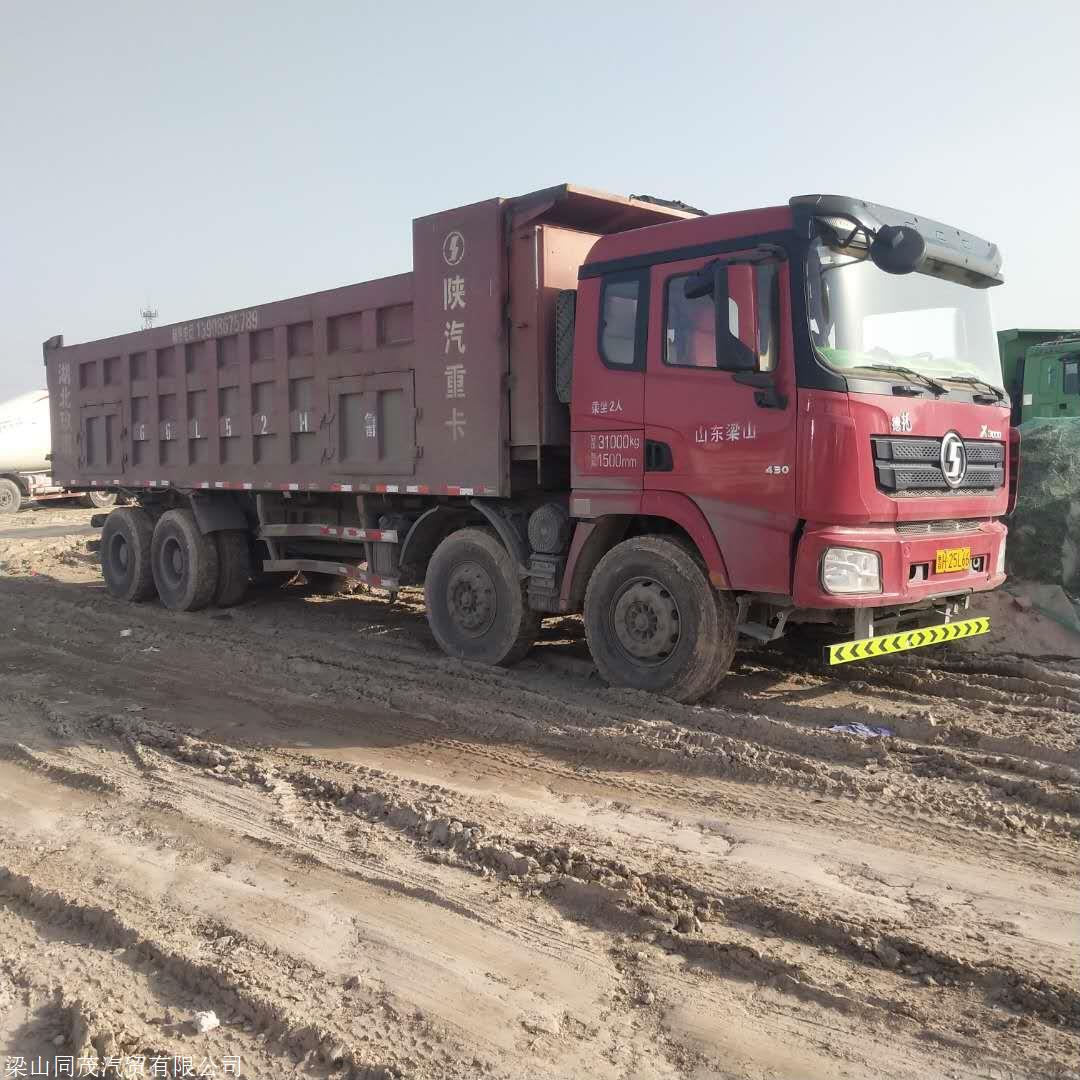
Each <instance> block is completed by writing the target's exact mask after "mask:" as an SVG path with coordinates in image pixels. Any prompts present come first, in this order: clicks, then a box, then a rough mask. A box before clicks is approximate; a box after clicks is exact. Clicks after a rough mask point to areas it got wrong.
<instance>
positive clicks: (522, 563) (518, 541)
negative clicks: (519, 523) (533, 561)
mask: <svg viewBox="0 0 1080 1080" xmlns="http://www.w3.org/2000/svg"><path fill="white" fill-rule="evenodd" d="M469 505H470V506H472V507H473V508H474V509H476V510H479V511H480V513H481V514H483V515H484V517H485V518H487V520H488V522H490V524H491V527H492V528H493V529H494V530H495V532H496V533H498V536H499V539H500V540H501V541H502V543H503V547H504V548H506V550H507V551H508V552H509V553H510V558H511V559H513V560H514V569H515V570H516V571H517V574H518V577H525V576H527V573H528V566H529V548H528V546H527V545H526V543H525V541H524V540H523V539H522V537H521V534H520V533H519V532H518V531H517V529H515V528H514V526H513V525H512V524H511V523H510V519H509V517H508V516H507V515H506V514H503V513H500V511H499V508H498V506H493V505H492V504H491V503H490V502H485V501H484V500H483V499H470V500H469Z"/></svg>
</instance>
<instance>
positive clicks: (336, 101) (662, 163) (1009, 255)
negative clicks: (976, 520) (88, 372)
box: [0, 0, 1080, 399]
mask: <svg viewBox="0 0 1080 1080" xmlns="http://www.w3.org/2000/svg"><path fill="white" fill-rule="evenodd" d="M0 16H2V19H3V22H2V26H3V31H2V36H0V225H2V233H0V241H2V245H3V248H2V259H0V315H2V319H0V334H2V336H0V365H2V367H0V399H2V398H4V397H7V396H9V395H10V394H12V393H15V392H18V391H20V390H23V389H29V388H32V387H34V386H36V385H38V384H40V383H41V382H42V378H41V342H42V341H43V340H44V339H45V338H47V337H49V336H51V335H52V334H55V333H61V332H62V333H63V334H64V335H65V337H66V339H67V341H68V342H69V343H70V342H75V341H85V340H89V339H92V338H96V337H103V336H106V335H109V334H112V333H117V332H121V331H125V330H129V329H135V328H137V327H138V326H139V325H140V319H139V310H140V308H141V307H142V306H143V305H144V304H145V303H146V302H148V301H149V302H151V303H152V304H153V305H154V306H156V307H157V308H158V309H159V310H160V321H161V322H162V323H167V322H173V321H176V320H179V319H184V318H188V317H193V316H198V315H206V314H211V313H213V312H218V311H226V310H230V309H232V308H238V307H244V306H247V305H249V304H254V303H259V302H262V301H266V300H272V299H277V298H280V297H284V296H290V295H295V294H297V293H303V292H310V291H313V290H315V289H320V288H327V287H331V286H335V285H340V284H346V283H348V282H352V281H360V280H363V279H365V278H368V277H376V276H381V275H383V274H390V273H396V272H398V271H401V270H406V269H409V267H410V263H411V251H410V221H411V219H412V218H413V217H415V216H417V215H419V214H423V213H428V212H431V211H435V210H441V209H446V208H449V207H452V206H456V205H459V204H461V203H465V202H471V201H474V200H478V199H482V198H486V197H489V196H492V195H497V194H500V195H516V194H521V193H523V192H525V191H530V190H533V189H535V188H539V187H544V186H547V185H550V184H553V183H557V182H560V181H563V180H569V181H572V182H574V183H578V184H583V185H586V186H590V187H596V188H602V189H605V190H609V191H615V192H620V193H623V194H629V193H631V192H633V193H639V192H648V193H651V194H658V195H664V196H668V197H674V198H681V199H684V200H686V201H687V202H689V203H692V204H694V205H697V206H701V207H704V208H706V209H709V210H712V211H720V210H735V209H742V208H746V207H752V206H764V205H769V204H773V203H777V202H784V201H786V200H787V198H788V197H789V196H791V195H793V194H801V193H807V192H817V191H827V192H840V193H844V194H853V195H858V196H861V197H864V198H869V199H872V200H874V201H876V202H883V203H888V204H891V205H893V206H899V207H902V208H904V209H907V210H911V211H915V212H920V213H924V214H927V215H929V216H931V217H935V218H938V219H940V220H943V221H946V222H949V223H951V224H954V225H957V226H960V227H961V228H965V229H968V230H970V231H972V232H975V233H978V234H979V235H981V236H985V237H987V238H989V239H992V240H994V241H996V242H997V243H998V244H999V245H1000V247H1001V248H1002V251H1003V254H1004V259H1005V265H1004V272H1005V276H1006V279H1007V283H1006V285H1004V286H1003V287H1001V288H1000V289H998V290H996V291H995V293H994V307H995V317H996V321H997V324H998V326H999V327H1008V326H1015V325H1027V326H1076V325H1077V324H1078V323H1080V289H1078V287H1077V271H1076V267H1077V252H1078V250H1080V208H1078V199H1080V138H1078V136H1077V132H1078V130H1080V76H1078V62H1080V5H1078V4H1076V3H1075V2H1068V0H1059V2H1056V3H1050V2H1044V0H1026V2H1024V3H1016V2H1015V0H1010V2H1007V3H1005V2H999V3H995V2H986V3H950V2H945V3H942V2H940V0H938V2H936V3H932V4H923V3H920V2H910V0H909V2H907V3H904V4H875V3H873V2H871V3H866V2H865V0H862V2H859V3H851V4H847V3H830V4H822V5H808V4H806V3H794V2H790V0H777V2H773V3H770V4H768V5H765V4H755V3H746V2H741V3H737V4H736V3H718V2H715V0H713V2H704V0H703V2H699V3H692V4H691V3H676V2H669V3H665V4H656V3H655V2H650V3H639V4H635V3H633V2H622V3H617V4H593V3H589V2H588V0H579V2H578V3H575V4H572V5H566V6H564V7H563V6H560V5H558V4H552V3H545V4H528V5H524V4H521V5H515V4H511V3H505V2H504V3H498V4H496V3H483V4H481V3H466V2H464V0H438V2H434V3H432V2H416V0H413V2H411V3H404V2H399V3H386V2H382V3H378V4H362V3H353V4H339V3H334V2H328V0H323V2H321V3H319V4H308V5H302V4H300V3H293V4H280V3H274V2H273V0H268V2H264V3H261V4H257V5H256V4H252V5H250V6H248V5H241V4H229V3H215V4H212V5H210V4H206V5H202V4H174V5H168V6H167V5H165V4H151V3H120V2H109V0H105V2H104V3H101V4H86V3H79V4H60V3H36V4H33V3H15V2H12V0H0Z"/></svg>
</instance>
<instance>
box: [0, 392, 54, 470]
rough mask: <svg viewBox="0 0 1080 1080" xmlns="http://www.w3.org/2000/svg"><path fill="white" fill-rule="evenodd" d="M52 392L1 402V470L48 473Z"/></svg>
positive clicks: (31, 394)
mask: <svg viewBox="0 0 1080 1080" xmlns="http://www.w3.org/2000/svg"><path fill="white" fill-rule="evenodd" d="M50 441H51V435H50V431H49V391H48V390H32V391H31V392H30V393H28V394H20V395H19V396H18V397H15V398H11V399H9V400H8V401H3V402H0V473H12V472H48V471H49V459H48V455H49V449H50Z"/></svg>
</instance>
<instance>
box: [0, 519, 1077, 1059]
mask: <svg viewBox="0 0 1080 1080" xmlns="http://www.w3.org/2000/svg"><path fill="white" fill-rule="evenodd" d="M56 513H57V514H59V513H62V512H60V511H57V512H56ZM63 513H65V514H66V517H65V518H64V520H67V521H70V522H72V523H73V524H74V525H76V526H78V525H82V524H84V523H85V520H88V518H89V512H86V513H85V514H81V513H80V512H77V511H67V512H63ZM29 524H30V523H29V522H28V525H29ZM33 524H34V525H35V526H40V525H51V524H54V522H52V520H51V519H50V520H48V521H45V520H43V519H42V518H41V517H40V516H38V517H37V519H36V520H35V521H34V522H33ZM86 539H87V538H86V537H85V536H81V535H71V536H67V537H53V536H49V537H42V536H27V537H26V538H25V539H15V540H11V539H6V540H2V541H0V678H2V680H3V692H2V694H0V1063H2V1062H3V1061H4V1055H5V1054H7V1055H23V1056H25V1057H26V1058H27V1059H28V1060H29V1059H30V1058H31V1057H32V1056H33V1055H36V1054H39V1053H40V1054H42V1055H44V1056H46V1057H53V1056H55V1055H57V1054H70V1055H79V1054H84V1055H85V1054H94V1055H97V1056H98V1057H99V1058H100V1059H104V1058H105V1057H107V1056H110V1055H113V1056H117V1055H124V1054H129V1055H132V1054H136V1055H144V1056H146V1057H147V1059H149V1058H150V1057H152V1056H155V1055H156V1056H162V1057H164V1056H169V1057H173V1056H176V1055H183V1056H187V1057H192V1058H193V1060H194V1062H195V1064H196V1065H198V1063H199V1062H200V1060H202V1059H204V1058H208V1059H210V1060H211V1062H217V1063H219V1072H218V1075H221V1072H220V1065H221V1063H223V1062H224V1061H225V1060H226V1059H230V1060H231V1061H232V1063H233V1065H234V1067H238V1069H239V1072H240V1074H241V1075H243V1076H248V1077H258V1078H267V1080H274V1078H278V1077H291V1076H320V1077H321V1076H328V1075H335V1076H337V1075H340V1076H363V1077H394V1076H409V1077H421V1078H431V1080H434V1078H442V1077H475V1076H492V1077H506V1078H510V1077H515V1078H532V1077H545V1078H549V1077H550V1078H555V1077H559V1078H561V1077H597V1078H609V1077H610V1078H635V1080H651V1078H669V1077H693V1078H705V1077H725V1078H727V1077H731V1078H736V1077H737V1078H761V1080H764V1078H790V1080H817V1078H833V1077H905V1078H906V1077H910V1078H915V1077H918V1078H920V1080H925V1078H930V1077H950V1078H951V1077H956V1078H969V1077H970V1078H974V1077H1066V1076H1074V1075H1076V1073H1075V1072H1073V1071H1072V1070H1075V1069H1076V1068H1077V1065H1078V1062H1080V979H1078V975H1080V963H1078V955H1077V951H1076V944H1077V937H1078V930H1080V918H1078V914H1077V910H1078V909H1077V895H1076V867H1077V853H1078V847H1080V747H1078V739H1077V734H1078V730H1080V725H1078V714H1080V664H1077V662H1075V661H1071V662H1070V661H1060V660H1046V659H1043V660H1035V659H1030V658H1029V659H1016V658H1009V657H1007V656H996V657H995V656H986V655H980V654H975V653H959V652H949V653H942V652H938V653H933V654H923V655H921V656H915V657H911V658H908V659H905V660H901V661H898V662H894V663H893V664H892V665H890V666H887V667H886V666H879V667H870V668H867V667H854V666H853V667H852V668H851V669H850V670H840V671H838V672H837V673H836V674H835V675H828V674H826V673H825V672H824V671H823V670H822V669H821V668H819V667H817V666H815V665H812V664H810V665H808V662H807V661H805V660H803V659H800V657H799V656H798V655H797V654H796V653H795V652H792V651H786V652H785V651H781V650H770V651H760V652H746V653H742V654H740V655H739V658H738V660H737V664H736V669H735V670H734V672H733V673H732V675H731V676H730V677H729V678H728V679H727V680H726V681H725V683H724V684H723V685H722V687H721V688H720V690H719V691H717V692H716V693H715V694H714V695H713V696H712V697H711V698H710V699H709V700H708V701H707V702H706V703H704V704H703V705H701V706H697V707H685V706H680V705H674V704H672V703H670V702H666V701H662V700H658V699H654V698H650V697H647V696H643V695H640V694H637V693H634V692H629V691H625V690H611V689H607V688H605V687H604V686H603V685H602V684H600V683H599V682H598V681H597V680H596V678H595V676H594V675H593V674H592V669H591V664H590V663H589V661H588V659H587V652H586V650H585V647H584V643H583V641H582V632H581V627H580V623H579V622H578V621H577V620H572V619H564V620H552V621H550V622H548V623H547V624H546V626H545V633H544V638H543V640H542V641H541V642H540V643H539V645H538V646H537V647H536V648H535V649H534V651H533V653H532V655H531V656H530V658H529V659H528V660H527V661H526V662H524V663H523V664H522V665H520V666H519V667H518V668H515V669H513V670H511V671H501V670H490V669H485V668H476V667H471V666H469V665H466V664H462V663H458V662H454V661H450V660H448V659H446V658H445V657H443V656H442V655H441V654H440V653H439V652H437V651H436V649H435V647H434V645H433V643H432V641H431V639H430V636H429V634H428V631H427V627H426V624H425V622H424V619H423V613H422V611H421V609H420V606H419V602H418V597H417V596H416V595H415V594H410V595H407V596H404V599H403V602H402V603H400V604H399V605H397V606H396V607H395V608H393V609H391V608H390V607H388V606H387V605H386V604H385V602H383V601H377V600H374V599H371V598H367V597H364V596H356V597H351V598H335V599H326V598H322V597H315V596H312V595H309V594H308V593H307V592H306V591H305V589H304V588H303V587H301V586H295V585H294V586H291V587H289V588H286V589H265V590H261V591H259V592H257V593H256V594H255V595H254V597H253V598H252V600H251V601H250V602H249V603H248V604H246V605H245V606H243V607H241V608H236V609H233V610H231V611H229V612H220V611H209V612H203V613H198V614H192V615H174V614H171V613H169V612H167V611H165V610H163V609H162V608H161V607H159V606H158V605H156V604H147V605H141V606H137V607H132V606H126V605H123V604H120V603H117V602H115V601H113V600H111V599H109V598H108V597H107V596H106V595H105V593H104V592H103V590H102V588H101V587H100V584H99V582H98V578H97V573H96V567H95V566H94V562H93V558H92V557H91V556H90V555H88V554H87V552H86ZM1036 630H1037V628H1035V627H1034V626H1033V629H1032V633H1035V632H1036ZM849 723H861V724H865V725H868V726H869V727H871V728H878V727H884V728H887V729H889V730H890V731H891V732H892V733H893V734H892V736H891V737H884V738H863V737H859V736H854V735H849V734H845V733H843V732H837V731H832V730H830V729H831V728H833V727H834V726H836V725H842V724H849ZM200 1010H212V1011H213V1012H214V1013H215V1014H216V1016H217V1018H219V1019H220V1021H221V1025H220V1026H219V1027H217V1028H216V1029H215V1030H212V1031H210V1032H208V1033H205V1034H195V1033H194V1031H193V1030H192V1028H191V1024H190V1021H191V1019H192V1017H193V1016H194V1014H195V1013H196V1012H197V1011H200ZM237 1059H238V1061H239V1064H238V1066H237Z"/></svg>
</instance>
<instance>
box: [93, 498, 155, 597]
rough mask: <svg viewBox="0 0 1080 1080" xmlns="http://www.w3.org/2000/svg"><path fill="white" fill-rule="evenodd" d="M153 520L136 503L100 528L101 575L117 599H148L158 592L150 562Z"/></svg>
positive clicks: (113, 515) (112, 516) (114, 515)
mask: <svg viewBox="0 0 1080 1080" xmlns="http://www.w3.org/2000/svg"><path fill="white" fill-rule="evenodd" d="M153 535H154V523H153V521H151V519H150V515H149V514H148V513H147V512H146V511H145V510H142V509H140V508H139V507H137V506H122V507H121V508H120V509H119V510H114V511H113V512H112V513H111V514H109V516H108V517H107V518H106V519H105V526H104V528H103V529H102V530H101V546H100V548H99V549H98V550H99V557H100V559H101V576H102V577H103V578H104V579H105V588H106V589H108V591H109V595H110V596H115V597H116V599H117V600H127V601H130V602H138V601H140V600H149V599H150V598H151V597H152V596H153V595H154V593H155V591H156V588H155V586H154V573H153V568H152V565H151V554H150V553H151V547H152V538H153Z"/></svg>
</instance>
